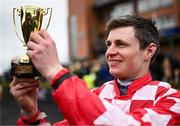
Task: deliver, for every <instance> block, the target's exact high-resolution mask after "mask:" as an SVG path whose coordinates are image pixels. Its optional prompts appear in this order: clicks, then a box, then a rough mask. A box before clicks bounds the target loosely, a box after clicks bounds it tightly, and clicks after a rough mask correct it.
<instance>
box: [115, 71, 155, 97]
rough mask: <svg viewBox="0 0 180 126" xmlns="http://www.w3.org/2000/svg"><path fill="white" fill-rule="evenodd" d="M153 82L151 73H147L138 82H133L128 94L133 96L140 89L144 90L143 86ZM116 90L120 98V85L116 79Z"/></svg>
mask: <svg viewBox="0 0 180 126" xmlns="http://www.w3.org/2000/svg"><path fill="white" fill-rule="evenodd" d="M151 81H152V77H151V74H150V72H148V73H146V74H145V75H144V76H142V77H140V78H138V79H136V80H133V81H131V83H130V85H129V88H128V92H127V94H133V93H134V92H136V91H137V90H138V89H140V88H142V87H143V86H145V85H146V84H148V83H149V82H151ZM114 89H115V92H116V95H118V96H119V95H120V91H119V88H118V83H117V81H116V79H115V85H114Z"/></svg>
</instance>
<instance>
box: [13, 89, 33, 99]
mask: <svg viewBox="0 0 180 126" xmlns="http://www.w3.org/2000/svg"><path fill="white" fill-rule="evenodd" d="M35 89H37V88H36V87H28V88H24V89H23V90H17V87H13V88H12V89H11V90H10V93H11V94H12V95H13V96H14V97H15V98H16V99H19V98H20V97H21V96H23V95H25V94H27V93H29V92H31V91H33V90H35Z"/></svg>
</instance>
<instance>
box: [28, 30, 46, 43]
mask: <svg viewBox="0 0 180 126" xmlns="http://www.w3.org/2000/svg"><path fill="white" fill-rule="evenodd" d="M29 41H32V42H34V43H37V44H40V43H43V41H44V39H43V37H41V36H40V35H39V33H38V32H32V33H31V35H30V38H29Z"/></svg>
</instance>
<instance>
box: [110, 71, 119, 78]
mask: <svg viewBox="0 0 180 126" xmlns="http://www.w3.org/2000/svg"><path fill="white" fill-rule="evenodd" d="M109 73H110V74H111V75H112V76H114V77H119V76H120V75H121V73H120V72H119V71H115V70H109Z"/></svg>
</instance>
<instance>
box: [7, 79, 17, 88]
mask: <svg viewBox="0 0 180 126" xmlns="http://www.w3.org/2000/svg"><path fill="white" fill-rule="evenodd" d="M15 84H16V78H15V77H13V80H12V82H11V84H10V85H9V87H10V88H11V87H12V86H14V85H15Z"/></svg>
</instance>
